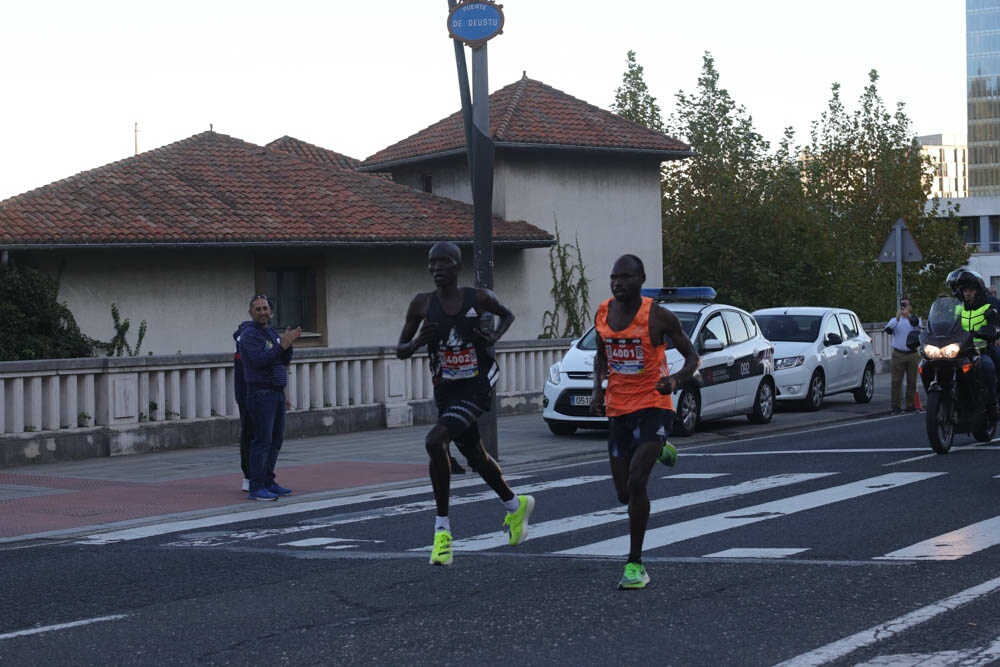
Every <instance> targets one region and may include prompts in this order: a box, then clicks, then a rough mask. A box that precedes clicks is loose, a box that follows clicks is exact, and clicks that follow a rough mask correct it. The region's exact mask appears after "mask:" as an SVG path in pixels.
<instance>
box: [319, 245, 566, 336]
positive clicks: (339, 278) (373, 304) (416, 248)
mask: <svg viewBox="0 0 1000 667" xmlns="http://www.w3.org/2000/svg"><path fill="white" fill-rule="evenodd" d="M443 240H447V239H443ZM429 249H430V245H429V244H414V245H413V246H412V247H411V248H407V249H383V250H365V249H358V250H355V251H351V252H346V251H333V252H331V254H330V262H329V263H328V265H327V303H328V304H329V305H328V308H327V326H328V330H329V332H330V337H329V346H330V347H354V346H367V345H395V344H396V341H397V340H398V339H399V332H400V329H402V326H403V321H404V319H405V317H406V310H407V307H408V306H409V305H410V300H411V299H412V298H413V296H414V295H415V294H416V293H418V292H429V291H431V290H433V289H434V283H433V281H432V280H431V278H430V275H429V274H428V272H427V251H428V250H429ZM539 253H540V254H542V255H545V253H546V251H545V250H544V249H541V250H498V251H496V252H495V253H494V254H495V256H494V281H495V282H494V286H495V291H496V293H497V296H498V297H499V299H500V301H501V302H503V303H504V304H505V305H506V306H507V307H508V308H510V309H511V310H512V311H513V312H514V315H515V317H516V318H517V319H515V321H514V326H513V327H512V328H511V331H510V332H509V333H508V334H507V336H506V338H507V339H508V340H515V339H521V338H535V337H537V336H538V334H539V333H540V332H541V326H539V324H538V323H537V322H532V319H531V316H530V314H531V312H532V308H533V305H532V304H533V301H534V299H533V298H532V294H531V290H530V289H528V288H527V286H526V285H525V282H524V275H525V268H524V267H525V263H526V262H527V261H528V260H527V257H528V256H530V255H532V254H539ZM463 258H464V260H465V265H464V268H463V271H462V273H461V275H460V276H459V282H460V283H461V284H463V285H470V286H471V285H473V284H474V282H475V274H474V273H473V271H472V255H471V252H470V250H469V249H468V248H465V249H464V250H463Z"/></svg>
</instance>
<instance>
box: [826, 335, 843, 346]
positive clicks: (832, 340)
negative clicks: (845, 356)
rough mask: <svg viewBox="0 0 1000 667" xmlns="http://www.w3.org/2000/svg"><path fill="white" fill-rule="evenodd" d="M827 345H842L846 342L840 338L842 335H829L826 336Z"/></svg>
mask: <svg viewBox="0 0 1000 667" xmlns="http://www.w3.org/2000/svg"><path fill="white" fill-rule="evenodd" d="M823 342H824V343H825V344H826V345H840V344H841V343H843V342H844V339H843V338H841V337H840V334H836V333H828V334H827V335H826V340H825V341H823Z"/></svg>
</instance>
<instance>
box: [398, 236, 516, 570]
mask: <svg viewBox="0 0 1000 667" xmlns="http://www.w3.org/2000/svg"><path fill="white" fill-rule="evenodd" d="M427 268H428V269H429V270H430V273H431V277H432V278H433V279H434V285H435V286H436V287H437V289H436V290H434V291H433V292H422V293H420V294H417V295H416V296H414V297H413V300H412V301H410V307H409V309H408V310H407V311H406V322H405V323H404V324H403V330H402V332H401V333H400V334H399V343H398V344H397V345H396V356H397V357H399V358H400V359H408V358H409V357H411V356H412V355H413V353H414V352H416V351H417V350H418V349H419V348H420V347H422V346H424V345H426V346H427V354H428V355H429V357H430V362H431V376H432V380H433V383H434V402H435V403H436V404H437V409H438V421H437V424H435V425H434V428H432V429H431V430H430V432H429V433H428V434H427V437H426V438H425V440H424V447H426V449H427V454H428V455H429V456H430V476H431V486H432V487H433V488H434V501H435V503H436V504H437V518H436V519H435V524H434V550H433V551H432V552H431V561H430V562H431V564H432V565H450V564H451V561H452V554H451V524H450V522H449V520H448V495H449V491H450V487H451V466H450V461H449V456H448V445H449V443H450V442H451V441H453V440H454V441H455V444H456V445H457V446H458V450H459V451H460V452H462V454H463V455H464V456H465V458H466V460H467V461H468V462H469V466H470V467H471V468H472V469H473V470H475V471H476V472H477V473H479V476H480V477H482V478H483V481H485V482H486V483H487V484H488V485H489V486H490V488H491V489H493V490H494V491H495V492H496V494H497V495H498V496H500V500H501V501H502V502H503V506H504V507H505V508H506V510H507V517H506V518H505V519H504V526H505V527H506V529H507V531H508V534H509V539H508V541H509V543H510V544H511V545H512V546H513V545H517V544H520V543H521V542H523V541H524V539H525V538H526V537H527V535H528V517H529V516H530V515H531V511H532V509H534V507H535V499H534V498H532V497H531V496H516V495H514V492H513V491H511V488H510V486H508V484H507V482H506V480H504V478H503V473H502V472H501V471H500V466H499V465H498V464H497V462H496V461H495V460H494V459H493V457H491V456H490V455H489V454H488V453H487V452H486V449H485V447H483V442H482V439H481V438H480V435H479V426H478V425H477V423H476V419H477V418H478V417H479V415H481V414H482V413H483V412H485V411H486V410H489V409H490V404H491V397H492V393H493V387H494V386H495V385H496V381H497V376H498V375H499V369H498V368H497V364H496V361H495V360H494V359H493V356H492V355H491V353H490V349H491V348H492V347H493V344H494V343H495V342H496V341H497V339H498V338H500V336H502V335H503V334H504V332H506V331H507V329H509V328H510V325H511V324H512V323H513V322H514V313H512V312H510V310H508V309H507V307H506V306H504V305H503V304H502V303H500V301H498V300H497V297H496V295H495V294H494V293H493V292H491V291H490V290H487V289H478V288H472V287H459V285H458V273H459V271H461V270H462V252H461V250H459V248H458V246H456V245H455V244H454V243H437V244H435V245H434V247H433V248H431V251H430V253H429V254H428V257H427ZM482 313H492V314H493V315H496V316H498V317H499V318H500V322H499V324H498V325H497V328H496V331H495V332H493V333H486V332H483V331H482V330H480V328H479V326H480V325H479V322H480V315H481V314H482Z"/></svg>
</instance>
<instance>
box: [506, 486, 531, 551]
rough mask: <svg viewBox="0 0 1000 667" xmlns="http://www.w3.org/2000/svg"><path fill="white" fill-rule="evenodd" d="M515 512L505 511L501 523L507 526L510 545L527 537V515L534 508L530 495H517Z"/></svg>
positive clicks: (515, 544) (514, 544)
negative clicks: (505, 513) (505, 514)
mask: <svg viewBox="0 0 1000 667" xmlns="http://www.w3.org/2000/svg"><path fill="white" fill-rule="evenodd" d="M517 502H518V508H517V511H516V512H507V516H506V517H504V520H503V525H504V527H506V528H507V534H508V535H509V539H508V540H507V541H508V542H509V543H510V546H512V547H516V546H517V545H518V544H520V543H521V542H524V541H525V540H526V539H527V538H528V517H529V516H531V511H532V510H533V509H535V499H534V498H533V497H532V496H518V497H517Z"/></svg>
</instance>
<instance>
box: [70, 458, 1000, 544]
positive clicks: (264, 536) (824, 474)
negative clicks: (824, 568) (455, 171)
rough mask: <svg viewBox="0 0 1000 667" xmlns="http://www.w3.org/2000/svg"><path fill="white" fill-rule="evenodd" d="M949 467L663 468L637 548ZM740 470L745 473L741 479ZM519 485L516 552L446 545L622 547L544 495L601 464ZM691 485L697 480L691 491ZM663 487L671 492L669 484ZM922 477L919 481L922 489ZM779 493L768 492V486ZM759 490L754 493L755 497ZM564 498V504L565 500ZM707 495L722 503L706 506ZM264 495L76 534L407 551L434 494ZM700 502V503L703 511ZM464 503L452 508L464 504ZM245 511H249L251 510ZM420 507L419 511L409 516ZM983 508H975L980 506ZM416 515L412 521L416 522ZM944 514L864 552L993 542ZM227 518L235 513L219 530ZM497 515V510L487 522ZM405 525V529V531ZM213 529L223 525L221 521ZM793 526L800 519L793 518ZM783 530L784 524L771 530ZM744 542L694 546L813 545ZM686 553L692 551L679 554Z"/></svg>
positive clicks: (472, 488) (772, 518)
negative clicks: (523, 533)
mask: <svg viewBox="0 0 1000 667" xmlns="http://www.w3.org/2000/svg"><path fill="white" fill-rule="evenodd" d="M949 474H950V473H947V472H941V471H934V472H890V473H886V474H878V475H873V476H870V477H865V478H863V479H854V480H847V479H844V475H845V473H842V472H835V471H820V472H800V473H783V474H772V475H767V474H765V475H762V476H760V477H752V478H745V477H747V476H746V475H745V473H742V472H741V471H738V470H733V471H722V472H720V471H713V472H703V473H675V474H668V475H663V476H662V477H663V479H662V480H654V481H653V482H652V483H651V494H650V495H651V503H650V522H649V528H648V530H647V533H646V539H645V544H644V554H645V555H647V557H652V558H670V557H672V555H673V556H676V554H672V552H671V547H674V546H676V545H682V544H684V543H691V542H692V541H694V540H697V539H699V538H705V537H707V536H715V537H719V536H725V535H728V534H730V533H729V531H735V530H737V529H748V528H749V529H752V528H754V527H758V526H764V525H775V524H779V525H780V523H781V522H783V521H791V520H793V519H794V518H795V517H796V516H797V515H804V514H806V513H808V512H810V511H816V510H820V511H822V510H827V509H830V508H836V507H838V505H841V504H843V503H847V502H848V501H854V500H857V499H860V498H864V497H870V496H879V495H883V496H885V495H889V494H891V493H892V492H894V491H898V490H901V489H913V488H918V487H920V488H921V491H922V492H923V493H927V494H934V493H940V490H938V489H936V488H935V487H934V486H933V485H935V484H938V483H941V482H942V481H946V480H947V479H948V477H949ZM741 475H742V476H743V477H744V478H743V479H741ZM509 479H510V480H511V481H512V483H513V484H514V487H515V489H516V491H517V492H518V493H522V494H533V495H534V496H535V497H536V500H537V503H538V505H537V509H536V512H535V515H534V516H533V521H532V523H531V526H530V530H529V538H528V540H527V541H526V542H525V543H524V544H523V545H521V546H520V547H518V549H517V550H516V551H512V550H509V547H507V538H506V535H505V534H504V533H502V532H501V531H500V530H496V531H490V532H483V533H481V534H474V535H471V536H469V537H462V536H461V535H458V534H456V540H455V542H454V543H453V549H454V551H455V553H456V555H458V556H460V555H461V554H463V553H467V554H471V553H484V552H492V551H494V550H496V551H498V552H499V551H501V550H502V552H503V553H506V554H510V553H516V554H517V555H526V556H529V557H530V556H537V555H555V556H561V557H607V558H620V557H621V556H622V555H623V554H624V553H627V551H628V540H629V536H628V510H627V508H626V507H624V506H619V505H609V506H605V507H602V508H600V509H592V510H590V511H582V512H579V513H575V514H574V513H565V510H563V512H564V514H563V515H561V516H560V515H558V512H559V510H556V509H555V508H556V506H559V507H563V508H564V507H566V506H567V503H566V502H561V503H556V502H552V503H550V502H549V498H550V497H551V496H550V494H555V493H557V492H564V493H565V492H573V493H580V494H583V495H582V496H581V497H587V498H593V497H598V498H602V499H607V498H608V496H609V494H608V493H607V492H608V490H609V487H610V485H611V481H610V478H609V477H608V475H606V474H593V475H582V474H581V475H574V476H565V477H563V476H559V477H556V478H554V479H537V478H535V477H534V476H533V475H525V474H522V475H519V476H513V475H512V476H510V477H509ZM692 486H695V487H699V488H697V489H696V490H690V489H691V488H692ZM671 487H673V488H674V489H675V490H676V491H675V492H671ZM922 487H927V488H926V491H923V488H922ZM778 493H780V494H781V495H782V497H780V498H778V499H773V496H774V495H775V494H778ZM761 495H766V496H767V497H768V498H772V499H765V501H764V502H755V501H754V499H755V498H760V496H761ZM570 504H572V503H570ZM714 504H724V508H722V509H721V510H720V511H715V512H712V511H711V509H712V506H713V505H714ZM276 505H279V506H278V507H275V506H270V507H268V508H265V509H262V510H256V511H253V512H250V513H241V514H238V515H237V514H232V515H226V516H216V517H205V518H201V519H188V520H182V521H176V522H164V523H161V524H156V525H153V526H143V527H139V528H135V529H125V530H121V531H114V532H111V533H100V534H95V535H90V536H87V537H84V538H82V539H81V540H79V542H78V543H80V544H92V545H101V544H110V543H114V542H118V541H124V540H135V539H143V538H148V537H153V536H169V537H168V541H166V542H165V546H172V547H199V548H212V547H243V548H254V547H265V546H266V547H267V548H274V549H280V550H292V551H323V552H328V553H330V554H335V553H338V552H339V553H369V552H370V553H373V554H374V553H382V554H386V555H391V554H399V555H405V554H411V555H417V554H420V553H424V552H427V551H429V550H430V548H431V545H430V543H429V540H426V537H427V534H426V532H423V531H421V532H420V533H419V535H420V536H421V537H420V538H416V537H413V535H414V534H416V533H415V532H414V531H413V530H412V527H413V526H414V525H415V524H419V525H420V526H427V525H429V524H430V523H431V519H430V517H432V516H433V514H434V501H433V499H432V497H431V494H430V488H429V486H418V487H412V488H406V489H396V490H393V491H391V492H385V491H383V492H372V493H362V494H357V495H353V496H345V497H339V498H333V499H328V500H311V501H306V502H300V503H299V504H287V505H284V506H281V504H280V503H279V504H276ZM496 505H497V498H496V496H495V494H493V492H492V491H490V490H488V489H485V488H484V487H483V485H482V483H481V482H479V481H478V480H477V479H465V480H459V481H456V483H455V484H454V485H453V490H452V499H451V506H452V507H453V508H457V507H461V506H468V507H469V508H470V510H468V511H471V508H476V509H477V511H478V512H481V513H486V512H491V513H492V514H491V516H492V515H498V514H499V511H498V508H497V507H496ZM691 508H698V509H697V512H696V513H697V514H698V516H690V515H687V516H684V517H681V516H678V515H679V514H682V513H683V512H682V510H685V509H688V510H690V509H691ZM706 508H707V510H708V511H709V513H708V514H705V513H704V512H705V511H706ZM466 511H467V510H464V509H463V510H462V512H463V514H464V513H465V512H466ZM297 514H307V516H303V517H301V518H298V519H297V520H295V521H289V522H287V523H286V524H285V525H278V526H273V525H266V526H261V525H249V526H248V525H247V524H248V523H249V524H259V523H260V519H264V518H274V517H280V516H283V515H287V516H294V515H297ZM250 515H252V516H250ZM418 517H419V518H418ZM980 519H981V517H980ZM421 521H422V523H421ZM953 523H954V525H950V526H949V527H948V530H946V531H944V532H940V531H937V532H934V533H931V534H924V535H920V536H918V539H914V540H913V542H912V543H910V544H895V545H893V548H891V549H888V550H883V551H882V552H880V553H871V554H868V555H866V556H865V557H864V558H865V559H867V560H870V561H871V562H873V563H875V562H880V561H954V560H959V559H962V558H965V557H968V556H971V555H973V554H975V553H978V552H981V551H984V550H987V549H990V548H993V547H995V546H997V545H998V544H1000V516H996V517H992V518H987V519H985V520H982V519H981V520H976V521H971V522H968V523H963V521H962V519H961V517H954V519H953ZM227 524H241V525H238V526H236V527H235V528H233V529H229V528H228V527H227ZM463 524H465V525H477V526H481V525H483V524H482V522H480V521H471V520H470V521H467V522H465V521H463ZM497 524H499V521H497ZM403 526H407V527H409V528H410V530H403V528H402V527H403ZM220 528H221V529H220ZM799 528H801V526H799ZM781 534H782V536H784V535H785V534H786V533H781ZM770 535H771V538H772V540H771V541H772V543H769V544H758V545H754V544H753V543H752V538H749V539H748V538H747V533H745V532H744V533H742V537H740V538H739V539H736V538H734V543H733V544H728V545H721V546H720V545H719V544H717V543H716V542H713V547H712V548H711V549H708V550H706V551H705V552H704V553H699V554H697V555H695V556H694V557H697V558H704V559H713V558H754V559H764V560H767V559H772V560H781V559H787V558H790V557H793V556H795V557H808V556H809V554H810V552H811V551H813V549H814V546H813V545H810V544H809V543H808V537H804V536H803V534H802V532H801V530H797V529H795V528H792V529H789V530H788V532H787V536H788V537H787V539H788V540H789V542H790V543H788V544H774V543H773V537H774V531H771V533H770ZM685 557H687V558H690V557H692V556H691V554H686V555H685Z"/></svg>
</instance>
